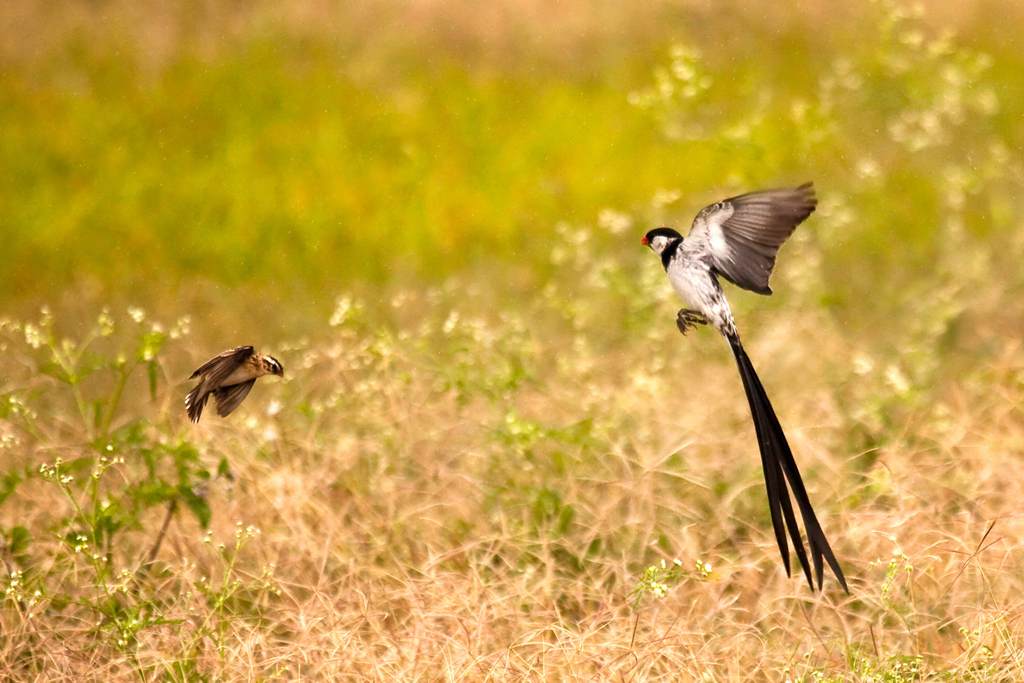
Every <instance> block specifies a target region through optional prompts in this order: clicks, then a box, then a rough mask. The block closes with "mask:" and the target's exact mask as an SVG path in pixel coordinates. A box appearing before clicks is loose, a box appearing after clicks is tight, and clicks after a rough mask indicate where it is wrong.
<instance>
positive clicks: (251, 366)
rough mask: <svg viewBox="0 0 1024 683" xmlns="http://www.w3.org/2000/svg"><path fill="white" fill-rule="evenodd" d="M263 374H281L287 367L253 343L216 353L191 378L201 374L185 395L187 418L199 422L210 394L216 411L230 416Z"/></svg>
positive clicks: (224, 415)
mask: <svg viewBox="0 0 1024 683" xmlns="http://www.w3.org/2000/svg"><path fill="white" fill-rule="evenodd" d="M264 375H277V376H279V377H281V376H283V375H284V367H282V366H281V363H279V362H278V360H277V359H276V358H274V357H273V356H264V355H260V354H258V353H256V350H255V349H254V348H253V347H251V346H238V347H235V348H233V349H229V350H227V351H225V352H223V353H221V354H218V355H216V356H214V357H213V358H211V359H210V360H208V361H206V362H205V363H203V364H202V365H200V366H199V367H198V368H196V371H195V372H193V373H192V376H191V377H189V379H195V378H197V377H198V378H199V384H197V385H196V386H195V387H193V389H192V391H190V392H188V394H186V395H185V412H187V413H188V418H189V419H190V420H192V421H193V422H199V418H200V417H201V416H202V414H203V408H204V407H205V406H206V399H208V398H210V394H213V397H214V399H216V401H217V414H218V415H220V416H221V417H227V416H228V415H230V414H231V412H232V411H233V410H234V409H235V408H237V407H238V404H240V403H241V402H242V401H243V400H244V399H245V397H246V396H248V394H249V390H250V389H252V385H253V384H255V383H256V380H257V379H258V378H259V377H263V376H264Z"/></svg>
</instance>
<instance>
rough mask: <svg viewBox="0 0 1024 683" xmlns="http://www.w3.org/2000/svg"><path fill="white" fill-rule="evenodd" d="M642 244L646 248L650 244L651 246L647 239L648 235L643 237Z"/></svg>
mask: <svg viewBox="0 0 1024 683" xmlns="http://www.w3.org/2000/svg"><path fill="white" fill-rule="evenodd" d="M640 244H642V245H644V246H645V247H646V246H647V245H648V244H650V241H649V240H648V239H647V235H644V236H643V237H641V238H640Z"/></svg>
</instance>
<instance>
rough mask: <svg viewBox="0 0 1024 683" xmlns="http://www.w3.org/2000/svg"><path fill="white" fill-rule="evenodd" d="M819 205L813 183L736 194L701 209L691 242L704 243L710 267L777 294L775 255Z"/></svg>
mask: <svg viewBox="0 0 1024 683" xmlns="http://www.w3.org/2000/svg"><path fill="white" fill-rule="evenodd" d="M817 205H818V199H817V197H815V195H814V185H813V184H811V183H804V184H803V185H800V186H799V187H792V188H780V189H775V190H760V191H758V192H750V193H747V194H741V195H739V196H738V197H730V198H729V199H723V200H722V201H720V202H715V203H714V204H712V205H711V206H707V207H705V208H703V209H701V211H700V213H698V214H697V217H696V218H694V219H693V227H692V228H690V234H689V235H688V236H687V238H686V242H690V243H691V244H694V245H695V246H700V247H702V249H701V251H703V253H704V254H705V255H706V258H708V259H709V260H710V265H711V266H712V267H713V268H714V269H715V271H716V272H717V273H719V274H720V275H721V276H722V277H724V278H725V279H726V280H729V281H730V282H732V283H733V284H735V285H738V286H739V287H742V288H744V289H749V290H750V291H752V292H757V293H758V294H771V293H772V290H771V287H769V286H768V278H769V276H770V275H771V274H772V268H774V267H775V254H776V253H777V252H778V251H779V247H781V246H782V243H783V242H785V241H786V238H788V237H789V236H790V235H792V234H793V230H795V229H796V226H797V225H799V224H800V223H801V222H802V221H803V220H804V219H805V218H807V217H808V216H810V215H811V212H813V211H814V207H815V206H817Z"/></svg>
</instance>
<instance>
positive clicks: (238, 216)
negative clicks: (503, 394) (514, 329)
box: [0, 1, 1024, 325]
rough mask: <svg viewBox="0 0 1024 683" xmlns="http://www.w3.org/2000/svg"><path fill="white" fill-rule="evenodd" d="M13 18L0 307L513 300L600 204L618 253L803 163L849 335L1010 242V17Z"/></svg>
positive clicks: (385, 14)
mask: <svg viewBox="0 0 1024 683" xmlns="http://www.w3.org/2000/svg"><path fill="white" fill-rule="evenodd" d="M0 12H2V13H3V14H2V17H3V19H4V21H3V26H4V28H3V32H4V36H3V38H4V39H3V41H2V43H3V48H2V52H0V55H2V60H3V61H2V64H3V69H2V76H0V222H2V225H3V231H4V235H5V244H4V258H3V259H2V260H0V297H2V299H3V301H2V303H3V306H4V307H5V308H8V309H12V310H15V311H16V312H18V313H26V312H28V311H29V310H32V309H34V308H36V307H38V305H39V304H40V303H51V304H59V303H60V301H62V300H65V299H68V298H70V299H71V300H72V302H74V303H79V302H81V301H82V300H83V297H85V298H86V299H87V300H90V301H93V302H94V303H96V304H97V305H98V304H100V303H104V302H107V301H118V302H120V301H122V300H126V301H127V302H128V303H143V304H147V305H150V306H160V305H161V302H168V301H169V302H171V303H172V308H176V309H180V308H187V307H189V306H199V304H198V303H197V302H198V301H199V300H200V299H201V300H203V301H205V302H206V303H207V304H211V305H212V304H215V303H216V302H217V301H218V300H222V299H223V297H224V296H226V295H228V294H229V293H231V292H244V293H247V294H252V295H253V296H252V298H253V299H263V300H265V301H267V302H270V303H268V305H267V307H266V308H265V309H260V310H261V315H262V314H269V313H270V312H271V311H273V310H275V309H276V308H279V307H287V310H288V312H289V314H290V315H292V316H296V317H298V318H302V317H303V313H302V311H303V310H304V307H305V306H304V305H305V304H307V303H311V302H312V303H316V304H318V307H317V308H316V316H317V320H320V318H322V316H323V314H324V310H325V309H328V308H329V306H330V301H331V300H332V299H333V297H334V295H335V294H337V293H338V292H340V291H344V290H346V289H348V288H351V287H364V288H365V289H366V290H368V291H376V290H377V288H379V287H381V286H384V285H391V284H394V285H399V286H407V285H409V284H410V283H413V284H417V283H421V282H434V281H438V280H440V279H441V278H443V277H445V276H448V275H451V274H452V273H456V272H461V271H471V270H473V269H474V268H481V267H482V268H486V269H487V272H488V273H489V274H490V277H491V278H492V280H493V282H492V285H493V286H494V287H496V288H507V287H512V288H513V289H515V288H519V289H522V290H523V291H530V290H531V289H533V288H536V287H537V286H538V284H539V283H541V282H543V281H544V279H545V278H548V277H550V276H551V275H552V272H551V271H552V269H553V268H554V266H553V265H552V262H551V259H550V258H549V257H550V251H551V239H552V236H553V235H554V234H555V232H556V230H557V229H558V226H559V225H562V226H563V228H565V229H569V230H571V229H572V227H573V226H579V225H587V226H591V225H594V224H596V223H598V222H599V221H601V220H602V218H601V217H602V216H604V217H605V220H611V221H612V222H614V219H615V217H616V216H618V217H620V218H622V219H625V221H626V222H625V223H623V222H622V221H621V220H620V221H619V223H617V224H616V225H623V226H628V228H629V229H628V230H624V231H605V232H602V233H601V235H600V236H599V240H598V247H597V248H607V249H609V250H622V251H623V252H627V251H628V252H634V251H635V250H636V239H637V235H639V234H640V233H641V232H642V231H643V229H645V228H646V227H647V226H648V225H649V224H654V223H672V224H677V225H680V226H681V227H685V226H686V225H687V224H688V222H689V220H690V217H691V216H692V215H693V213H694V212H695V211H696V210H697V209H698V208H700V206H702V205H704V204H705V203H707V202H709V201H712V200H714V199H716V198H718V197H719V196H721V195H723V194H724V193H729V192H735V191H741V190H745V189H750V188H754V187H759V186H764V185H772V184H782V183H790V182H799V181H803V180H806V179H813V180H815V181H816V182H817V183H818V187H819V192H820V193H821V196H822V199H823V201H822V206H821V209H820V211H819V215H818V217H816V220H815V221H814V222H813V227H812V228H811V229H808V230H806V231H801V233H800V234H799V239H804V240H805V241H811V242H813V243H814V244H815V245H816V249H815V251H814V252H808V251H806V250H805V251H804V252H803V254H802V256H801V258H802V259H804V260H808V259H813V260H815V266H816V267H817V268H818V269H819V270H818V273H819V274H820V277H819V278H818V280H817V281H816V282H815V283H814V286H813V287H810V286H809V287H806V288H804V290H803V291H804V293H805V294H807V296H808V297H811V299H808V300H805V303H806V304H810V303H812V301H813V302H814V303H821V304H822V305H825V306H831V307H834V306H840V307H845V308H846V309H847V310H846V311H845V314H848V315H849V316H851V320H856V319H857V316H858V314H860V313H863V314H864V316H863V317H864V318H865V323H864V324H865V325H867V324H875V320H876V318H875V317H874V315H873V314H872V310H874V309H877V308H878V307H882V308H883V309H885V310H883V311H882V312H881V313H882V315H883V316H888V315H891V314H892V312H893V310H895V309H894V307H898V306H899V305H900V302H901V301H902V300H903V299H902V297H901V295H900V294H899V293H900V292H901V291H902V290H904V288H905V287H906V285H907V284H908V282H927V283H928V284H926V285H922V286H923V287H924V288H925V290H926V291H927V290H930V289H932V288H934V286H935V283H934V282H933V281H932V280H931V279H930V278H931V277H932V276H937V275H942V273H940V272H938V271H939V270H941V268H939V267H938V266H941V264H942V263H943V261H942V254H943V253H944V250H946V251H948V250H950V249H952V250H954V251H956V252H960V251H961V250H962V249H963V248H964V244H963V241H964V240H967V241H968V242H971V241H972V240H980V242H977V244H989V245H996V244H1008V243H1009V238H1008V237H1007V236H1008V235H1010V234H1012V233H1017V232H1019V227H1020V223H1019V219H1018V218H1017V216H1018V215H1019V209H1020V199H1019V197H1020V192H1019V190H1020V186H1021V176H1022V171H1021V162H1020V149H1021V143H1022V138H1024V130H1022V129H1024V126H1022V124H1021V121H1022V115H1024V82H1022V81H1021V79H1020V78H1019V74H1020V73H1021V72H1022V69H1024V56H1022V53H1021V52H1020V50H1019V49H1018V46H1017V45H1016V44H1015V40H1016V35H1015V30H1014V26H1019V25H1020V23H1019V21H1012V20H1010V19H1011V18H1014V17H1016V18H1018V19H1019V18H1020V17H1021V16H1022V12H1021V9H1020V7H1017V6H1016V5H1014V4H1002V3H982V4H977V5H974V6H972V7H971V8H961V7H958V6H957V5H955V4H954V3H931V4H928V5H926V6H925V7H921V6H914V5H911V4H903V3H888V2H875V3H865V4H863V5H859V6H858V7H856V8H852V9H846V10H839V9H836V8H834V7H832V6H831V5H830V4H829V3H807V4H804V5H802V6H801V7H800V8H799V11H795V12H792V11H783V10H775V11H773V10H767V9H756V10H753V9H752V8H751V7H750V6H747V5H745V4H743V3H739V4H733V3H726V4H719V3H699V2H692V3H691V2H681V3H652V4H650V5H648V6H646V7H644V8H642V9H639V8H632V9H630V8H626V7H623V6H620V5H618V4H614V3H593V4H591V3H568V4H564V3H562V4H558V5H557V6H555V5H549V4H547V3H541V2H524V3H498V4H495V5H493V6H491V7H488V8H480V7H477V6H476V5H475V4H473V3H455V4H450V3H440V2H412V3H367V4H359V5H349V4H345V3H341V4H333V3H313V4H307V3H290V2H285V3H252V4H246V5H244V6H235V5H229V4H224V3H210V2H186V1H181V2H172V3H169V4H168V3H145V2H144V3H123V2H101V3H77V2H73V3H68V4H62V5H61V6H60V7H59V8H58V7H54V6H51V5H50V4H49V3H34V2H15V3H11V4H7V3H5V6H4V8H3V9H2V10H0ZM952 27H956V28H957V32H956V34H955V35H954V34H953V32H952V30H951V29H952ZM1018 243H1019V241H1018ZM950 245H953V246H950ZM791 248H792V247H791ZM991 251H992V254H991V255H990V256H989V257H991V258H995V259H997V260H998V259H999V258H1000V256H1001V255H1004V254H1006V251H1005V250H1002V249H1000V250H991ZM809 253H810V256H808V254H809ZM989 257H986V258H989ZM786 260H787V259H783V262H784V263H785V262H786ZM1000 263H1001V265H1000V264H993V263H986V264H985V265H986V267H1001V268H1012V265H1013V263H1014V262H1013V261H1012V260H1010V259H1008V258H1007V260H1006V261H1004V262H1000ZM793 267H794V268H795V267H796V266H793ZM950 267H951V268H959V267H961V264H959V263H958V264H956V265H955V266H950ZM948 275H949V273H945V275H943V277H947V276H948ZM782 277H786V276H782ZM1018 281H1019V278H1018ZM913 294H914V296H919V295H920V292H918V291H916V290H915V291H914V292H913ZM795 295H799V293H797V294H795ZM270 304H272V305H270ZM869 307H870V309H872V310H869ZM851 309H852V310H851Z"/></svg>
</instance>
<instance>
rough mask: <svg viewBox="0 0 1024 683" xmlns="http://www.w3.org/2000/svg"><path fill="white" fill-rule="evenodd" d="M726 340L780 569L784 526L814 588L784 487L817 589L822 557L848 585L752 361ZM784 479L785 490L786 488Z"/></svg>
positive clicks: (735, 341) (739, 346)
mask: <svg viewBox="0 0 1024 683" xmlns="http://www.w3.org/2000/svg"><path fill="white" fill-rule="evenodd" d="M729 343H730V344H731V345H732V352H733V355H735V356H736V365H737V366H739V370H740V377H741V378H742V379H743V388H744V389H745V390H746V392H747V401H748V402H749V403H750V414H751V416H752V417H753V418H754V429H755V430H756V431H757V443H758V446H760V448H761V465H762V466H763V467H764V480H765V484H766V486H767V488H768V507H769V508H770V510H771V515H772V527H774V529H775V540H776V541H777V542H778V544H779V551H780V552H781V553H782V562H783V564H784V565H785V567H786V575H787V576H789V575H790V566H789V548H788V544H787V541H786V530H787V529H788V530H789V536H790V538H791V539H792V540H793V549H794V550H795V551H796V556H797V558H799V560H800V564H801V566H802V567H803V569H804V575H805V576H806V577H807V583H808V584H810V586H811V590H814V581H813V580H812V579H811V566H810V564H809V563H808V561H807V553H806V551H805V550H804V544H803V541H802V540H801V538H800V529H799V527H798V526H797V523H796V515H794V514H793V503H792V502H791V501H790V499H789V490H791V491H792V492H793V496H794V497H795V498H796V504H797V506H799V508H800V515H801V516H802V517H803V520H804V530H805V531H806V532H807V542H808V545H809V546H810V549H811V559H812V560H813V561H814V574H815V576H816V577H817V579H818V589H819V590H820V589H821V587H822V583H823V581H824V577H823V575H822V574H823V569H824V562H828V566H829V567H831V568H832V571H833V572H834V573H835V575H836V578H837V579H839V583H840V584H842V586H843V590H845V591H846V592H847V593H849V592H850V589H849V588H847V586H846V578H845V577H844V576H843V570H842V569H840V568H839V562H838V561H837V560H836V556H835V554H834V553H833V552H832V548H831V547H830V546H829V544H828V541H827V540H826V539H825V532H824V531H822V530H821V525H820V524H819V523H818V518H817V517H816V516H815V514H814V510H813V509H812V508H811V501H810V499H809V498H808V497H807V489H806V488H804V482H803V480H802V479H801V478H800V470H798V469H797V466H796V460H795V459H794V458H793V452H792V451H791V450H790V449H789V443H788V442H787V441H786V435H785V434H784V433H783V431H782V425H780V424H779V418H778V417H776V416H775V410H774V409H773V408H772V404H771V402H769V401H768V394H767V393H765V390H764V387H763V386H762V385H761V380H760V379H758V376H757V373H756V372H754V365H753V363H751V362H750V358H749V357H748V356H747V352H746V351H744V350H743V345H742V344H740V340H739V337H736V336H732V337H729ZM787 483H788V486H789V490H787Z"/></svg>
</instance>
